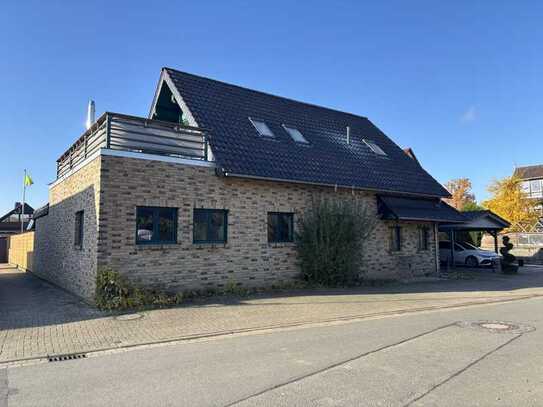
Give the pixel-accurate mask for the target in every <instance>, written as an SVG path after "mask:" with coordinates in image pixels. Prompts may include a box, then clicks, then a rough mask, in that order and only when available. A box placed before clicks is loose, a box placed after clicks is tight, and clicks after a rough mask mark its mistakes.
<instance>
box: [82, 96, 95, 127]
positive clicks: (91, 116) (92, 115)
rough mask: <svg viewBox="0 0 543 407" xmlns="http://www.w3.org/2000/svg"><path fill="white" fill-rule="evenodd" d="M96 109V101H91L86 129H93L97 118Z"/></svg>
mask: <svg viewBox="0 0 543 407" xmlns="http://www.w3.org/2000/svg"><path fill="white" fill-rule="evenodd" d="M95 114H96V111H95V108H94V100H89V105H88V107H87V122H86V123H85V127H87V130H88V129H90V128H91V126H92V125H93V124H94V122H95V120H96V118H95Z"/></svg>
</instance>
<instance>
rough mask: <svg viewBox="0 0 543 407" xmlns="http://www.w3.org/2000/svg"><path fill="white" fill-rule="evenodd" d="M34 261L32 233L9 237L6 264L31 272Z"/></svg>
mask: <svg viewBox="0 0 543 407" xmlns="http://www.w3.org/2000/svg"><path fill="white" fill-rule="evenodd" d="M33 259H34V232H25V233H21V234H18V235H13V236H10V237H9V242H8V263H9V264H12V265H14V266H16V267H18V268H20V269H21V270H30V271H31V270H32V268H33Z"/></svg>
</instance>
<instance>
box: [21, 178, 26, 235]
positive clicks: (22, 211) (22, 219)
mask: <svg viewBox="0 0 543 407" xmlns="http://www.w3.org/2000/svg"><path fill="white" fill-rule="evenodd" d="M25 192H26V168H25V175H24V177H23V202H22V204H21V233H23V232H24V223H25V220H24V214H25Z"/></svg>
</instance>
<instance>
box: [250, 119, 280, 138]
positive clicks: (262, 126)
mask: <svg viewBox="0 0 543 407" xmlns="http://www.w3.org/2000/svg"><path fill="white" fill-rule="evenodd" d="M249 120H250V121H251V123H253V126H255V129H256V131H257V132H258V134H259V135H260V136H262V137H271V138H274V137H275V136H274V134H273V133H272V131H271V130H270V128H269V127H268V125H267V124H266V123H264V122H263V121H260V120H255V119H251V118H250V117H249Z"/></svg>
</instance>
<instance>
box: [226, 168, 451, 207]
mask: <svg viewBox="0 0 543 407" xmlns="http://www.w3.org/2000/svg"><path fill="white" fill-rule="evenodd" d="M215 172H216V174H217V175H218V176H222V177H235V178H248V179H256V180H261V181H274V182H286V183H291V184H305V185H315V186H321V187H329V188H344V189H356V190H357V191H368V192H380V193H389V194H390V193H396V194H398V193H399V194H402V195H407V196H413V197H421V198H439V199H441V198H445V197H444V196H441V195H428V194H419V193H413V192H404V191H392V190H386V189H376V188H361V187H356V186H354V185H340V184H326V183H319V182H311V181H298V180H291V179H281V178H271V177H259V176H257V175H244V174H236V173H232V172H228V171H225V170H224V168H216V171H215Z"/></svg>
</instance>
